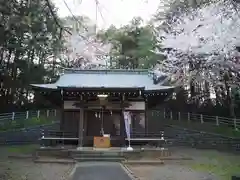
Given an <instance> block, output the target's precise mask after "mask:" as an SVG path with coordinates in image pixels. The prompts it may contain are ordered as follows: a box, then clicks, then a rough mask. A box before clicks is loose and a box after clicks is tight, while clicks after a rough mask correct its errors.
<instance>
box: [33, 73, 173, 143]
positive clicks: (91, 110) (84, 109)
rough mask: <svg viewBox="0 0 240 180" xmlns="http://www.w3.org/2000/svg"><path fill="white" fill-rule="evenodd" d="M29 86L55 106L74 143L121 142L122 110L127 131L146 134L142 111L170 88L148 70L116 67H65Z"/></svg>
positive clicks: (152, 106) (146, 123) (123, 130)
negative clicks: (52, 78) (127, 116)
mask: <svg viewBox="0 0 240 180" xmlns="http://www.w3.org/2000/svg"><path fill="white" fill-rule="evenodd" d="M31 86H32V87H33V90H34V91H35V94H36V96H38V97H44V98H46V99H47V100H49V101H51V103H52V104H55V105H57V106H58V107H59V109H60V110H61V119H60V132H62V133H63V134H65V136H64V137H67V138H66V139H69V140H70V139H72V140H75V141H76V142H77V143H78V146H79V147H82V146H99V147H109V146H124V145H125V138H126V131H125V130H126V129H125V121H124V118H123V112H124V111H128V112H130V114H131V133H133V132H137V133H139V134H141V135H142V136H144V135H146V134H147V133H148V131H149V129H150V127H148V126H149V122H148V121H150V119H148V118H147V116H146V111H147V110H148V109H152V108H154V107H155V106H156V105H158V104H160V103H162V102H163V101H164V99H166V97H167V96H170V95H171V94H172V92H173V90H174V88H173V87H170V86H161V85H159V84H157V83H156V81H154V74H153V73H151V72H149V71H147V70H120V69H114V70H75V69H67V70H65V72H64V74H63V75H61V76H60V77H59V79H58V80H57V81H56V82H55V83H52V84H32V85H31ZM101 143H102V144H101Z"/></svg>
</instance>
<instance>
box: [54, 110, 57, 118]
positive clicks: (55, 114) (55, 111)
mask: <svg viewBox="0 0 240 180" xmlns="http://www.w3.org/2000/svg"><path fill="white" fill-rule="evenodd" d="M54 116H55V117H56V116H57V110H56V109H55V110H54Z"/></svg>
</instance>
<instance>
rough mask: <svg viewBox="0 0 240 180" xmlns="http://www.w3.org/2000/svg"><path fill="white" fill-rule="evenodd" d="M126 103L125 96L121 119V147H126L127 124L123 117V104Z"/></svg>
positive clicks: (122, 100)
mask: <svg viewBox="0 0 240 180" xmlns="http://www.w3.org/2000/svg"><path fill="white" fill-rule="evenodd" d="M124 101H125V97H124V95H123V96H122V99H121V102H120V103H121V116H120V117H121V118H120V136H121V139H122V140H121V146H123V145H125V122H124V117H123V112H124V107H123V106H122V104H123V102H124Z"/></svg>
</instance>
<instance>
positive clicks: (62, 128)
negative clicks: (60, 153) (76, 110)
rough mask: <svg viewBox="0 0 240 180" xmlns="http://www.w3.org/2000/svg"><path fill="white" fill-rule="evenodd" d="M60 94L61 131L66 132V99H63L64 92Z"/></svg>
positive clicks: (61, 91)
mask: <svg viewBox="0 0 240 180" xmlns="http://www.w3.org/2000/svg"><path fill="white" fill-rule="evenodd" d="M60 94H61V102H62V105H61V120H60V131H61V132H64V130H65V128H64V124H65V122H64V121H65V118H64V98H63V90H62V89H61V90H60Z"/></svg>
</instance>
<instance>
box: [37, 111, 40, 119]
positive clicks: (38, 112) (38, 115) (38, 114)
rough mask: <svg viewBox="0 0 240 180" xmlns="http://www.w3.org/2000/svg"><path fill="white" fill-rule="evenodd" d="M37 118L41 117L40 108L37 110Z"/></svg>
mask: <svg viewBox="0 0 240 180" xmlns="http://www.w3.org/2000/svg"><path fill="white" fill-rule="evenodd" d="M37 118H40V110H38V111H37Z"/></svg>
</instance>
